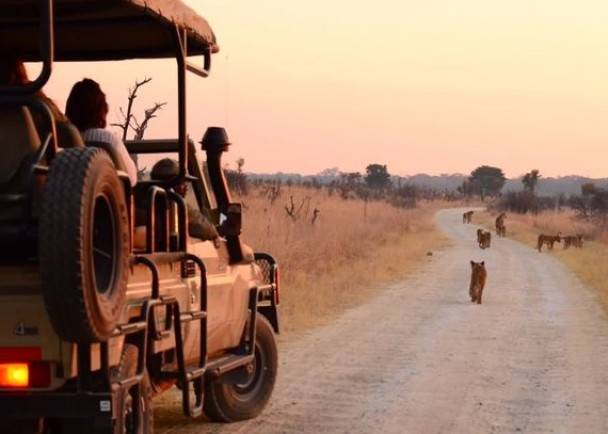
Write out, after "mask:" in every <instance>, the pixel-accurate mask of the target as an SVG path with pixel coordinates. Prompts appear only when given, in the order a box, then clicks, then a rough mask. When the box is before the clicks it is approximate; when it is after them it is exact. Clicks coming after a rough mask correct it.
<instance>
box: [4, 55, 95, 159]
mask: <svg viewBox="0 0 608 434" xmlns="http://www.w3.org/2000/svg"><path fill="white" fill-rule="evenodd" d="M29 83H30V79H29V77H28V74H27V69H26V68H25V64H24V63H23V61H22V60H21V59H19V58H18V57H17V56H15V55H12V54H2V55H0V85H6V86H25V85H27V84H29ZM36 98H38V99H39V100H40V101H42V102H43V103H44V104H45V105H46V106H47V107H48V108H49V110H50V112H51V114H52V116H53V118H54V119H55V124H56V128H57V134H58V139H59V145H60V146H62V147H65V148H69V147H74V146H83V144H82V140H80V137H78V132H77V131H76V130H75V129H74V126H73V125H72V124H71V123H70V121H69V120H68V118H67V117H66V116H65V115H64V114H63V113H62V112H61V110H59V107H57V104H55V102H54V101H53V100H52V99H51V98H49V97H48V96H46V95H45V93H44V92H43V91H42V90H39V91H38V92H37V93H36ZM30 112H31V114H32V119H33V121H34V124H35V125H36V130H37V131H38V133H39V134H40V135H41V136H42V137H44V136H46V135H47V134H48V133H49V129H48V124H47V123H45V122H44V116H43V115H42V113H39V112H37V111H35V110H30Z"/></svg>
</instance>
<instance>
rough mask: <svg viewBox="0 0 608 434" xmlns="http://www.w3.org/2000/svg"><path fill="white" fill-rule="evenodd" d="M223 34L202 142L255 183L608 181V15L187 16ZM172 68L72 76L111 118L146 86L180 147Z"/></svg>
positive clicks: (366, 5) (435, 1)
mask: <svg viewBox="0 0 608 434" xmlns="http://www.w3.org/2000/svg"><path fill="white" fill-rule="evenodd" d="M186 3H187V4H189V5H190V6H191V7H193V8H194V9H196V10H197V11H198V12H199V13H201V14H202V15H203V16H205V17H206V18H207V19H208V20H209V22H210V23H211V25H212V27H213V28H214V30H215V32H216V34H217V36H218V40H219V44H220V48H221V51H220V53H219V54H217V55H216V56H215V57H214V64H213V70H212V77H210V78H208V79H204V80H203V79H199V78H196V77H192V78H190V79H189V95H190V100H189V101H190V105H189V108H190V112H189V117H188V122H189V131H190V134H191V136H193V137H194V138H197V139H198V138H199V137H200V136H201V135H202V134H203V132H204V130H205V129H206V127H207V126H210V125H221V126H225V127H226V128H227V130H228V133H229V135H230V137H231V139H232V141H233V143H234V146H233V147H232V149H231V153H230V155H229V156H228V157H227V161H229V162H234V160H236V159H237V158H238V157H244V158H245V161H246V165H245V168H246V170H248V171H254V172H276V171H282V172H300V173H316V172H319V171H321V170H323V169H325V168H328V167H339V168H340V169H341V170H343V171H363V170H364V169H365V166H366V165H367V164H368V163H371V162H379V163H383V164H387V165H388V168H389V171H390V172H391V173H394V174H399V175H411V174H416V173H421V172H426V173H431V174H440V173H454V172H464V173H466V172H470V171H471V170H472V169H473V168H474V167H475V166H477V165H480V164H491V165H496V166H499V167H501V168H503V169H504V170H505V172H506V173H507V175H508V176H518V175H520V174H522V173H524V172H526V171H528V170H530V169H532V168H538V169H540V170H541V173H543V174H544V175H545V176H555V175H568V174H573V173H576V174H581V175H588V176H593V177H601V176H608V170H607V169H606V161H607V160H608V158H607V157H608V151H607V148H606V145H607V144H608V121H607V118H608V2H607V1H606V0H579V1H576V2H573V1H571V0H512V1H508V2H507V1H488V0H460V1H454V0H425V1H420V0H376V1H374V2H362V1H353V0H348V1H347V0H331V1H321V0H309V1H307V2H293V1H285V0H257V1H226V0H187V1H186ZM174 69H175V68H174V62H172V61H170V60H163V61H129V62H118V63H117V62H114V63H103V64H78V65H75V64H63V65H58V66H57V68H56V72H55V75H54V78H53V79H52V81H51V83H50V85H49V86H48V88H47V93H48V94H49V96H51V97H54V98H55V99H56V100H57V101H58V103H59V105H60V106H61V107H63V105H64V104H65V99H66V97H67V93H68V91H69V88H70V86H71V84H73V83H74V82H75V81H77V80H79V79H81V78H83V77H91V78H94V79H97V80H98V81H99V82H100V83H101V84H102V87H103V88H104V89H105V90H106V92H107V94H108V97H109V102H110V105H111V118H112V120H118V107H119V106H121V105H124V104H125V100H126V94H127V89H128V87H129V86H130V85H131V84H132V82H133V81H134V80H135V79H141V78H143V77H146V76H150V77H152V78H153V81H152V82H151V83H150V84H149V85H148V86H147V87H145V88H144V89H143V90H142V95H141V98H140V99H139V100H138V104H139V105H138V107H139V109H140V111H141V110H142V109H143V108H144V107H145V106H148V105H150V104H151V103H153V102H155V101H159V102H160V101H163V102H165V101H166V102H168V106H167V108H166V110H164V111H163V112H162V113H161V114H160V116H159V118H158V119H156V120H155V121H154V124H153V126H152V127H151V129H150V130H149V133H148V134H149V136H150V137H171V136H175V135H176V132H175V131H176V128H175V122H176V90H175V74H174Z"/></svg>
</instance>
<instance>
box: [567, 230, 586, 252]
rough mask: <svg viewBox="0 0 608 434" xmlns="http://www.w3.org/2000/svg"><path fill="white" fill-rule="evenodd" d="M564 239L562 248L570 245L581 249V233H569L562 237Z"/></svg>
mask: <svg viewBox="0 0 608 434" xmlns="http://www.w3.org/2000/svg"><path fill="white" fill-rule="evenodd" d="M562 239H563V240H564V250H566V249H568V248H569V247H570V246H573V247H576V248H579V249H582V248H583V235H582V234H576V235H569V236H566V237H562Z"/></svg>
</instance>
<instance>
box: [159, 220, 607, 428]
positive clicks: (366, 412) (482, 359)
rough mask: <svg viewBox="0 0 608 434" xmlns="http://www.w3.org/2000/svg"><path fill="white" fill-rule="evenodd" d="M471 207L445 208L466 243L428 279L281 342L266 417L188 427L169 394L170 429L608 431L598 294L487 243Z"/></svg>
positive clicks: (163, 408)
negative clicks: (484, 274)
mask: <svg viewBox="0 0 608 434" xmlns="http://www.w3.org/2000/svg"><path fill="white" fill-rule="evenodd" d="M461 211H462V210H447V211H442V212H440V213H439V214H438V215H437V221H438V224H439V226H440V227H441V229H442V230H443V231H444V232H445V233H446V234H447V235H448V236H449V237H450V238H452V239H453V240H454V246H453V247H450V248H448V249H446V250H444V251H442V252H437V253H435V255H434V256H433V257H432V258H431V259H430V262H429V264H428V265H427V266H425V267H423V269H421V270H420V272H419V273H417V274H416V275H415V276H413V277H411V278H409V279H407V280H405V281H403V282H401V283H399V284H396V285H393V286H392V287H390V288H387V289H386V290H385V291H383V292H382V293H381V295H379V296H377V297H375V298H374V299H373V300H371V301H370V302H369V303H367V304H365V305H363V306H360V307H358V308H355V309H353V310H350V311H348V312H347V313H345V314H344V315H342V316H341V317H340V318H338V319H337V320H336V321H335V322H334V323H332V324H331V325H329V326H327V327H323V328H318V329H315V330H314V331H312V332H310V333H308V334H306V335H305V336H303V337H301V338H300V339H297V340H295V341H291V342H284V343H283V344H282V346H281V353H280V354H281V365H280V375H279V380H278V383H277V387H276V389H275V393H274V395H273V398H272V400H271V403H270V404H269V406H268V407H267V409H266V411H265V412H264V413H263V414H262V415H261V416H260V417H259V418H257V419H255V420H252V421H248V422H244V423H238V424H232V425H218V424H210V423H207V422H192V421H190V422H188V421H184V420H183V419H181V418H176V417H175V415H174V413H176V412H177V411H178V410H179V409H178V406H177V405H175V406H174V410H171V409H170V406H169V401H170V399H169V400H167V399H163V401H161V402H160V403H159V404H160V405H159V406H157V414H158V416H157V432H160V433H161V434H168V433H180V434H195V433H196V434H202V433H228V432H230V433H252V434H253V433H265V434H266V433H323V434H328V433H484V434H486V433H518V432H524V433H574V434H592V433H606V432H608V399H606V397H607V396H608V369H606V367H607V365H608V322H607V321H606V319H607V318H606V317H605V314H604V313H603V311H602V310H601V308H600V307H599V306H598V304H597V303H596V302H595V300H594V298H593V296H592V295H591V293H590V291H589V290H587V289H586V288H585V287H584V286H582V285H581V284H580V283H579V282H578V281H577V280H576V279H575V278H574V277H573V276H572V275H571V273H570V272H569V271H568V270H567V269H565V268H564V266H562V265H561V264H560V263H558V262H557V261H556V260H554V259H553V258H551V257H550V256H548V255H546V254H539V253H538V252H537V251H535V250H533V249H531V248H528V247H525V246H523V245H521V244H519V243H516V242H514V241H511V240H507V239H505V240H496V239H494V240H493V245H492V248H491V249H489V250H485V251H481V250H479V248H477V247H476V246H475V243H474V242H473V240H474V238H475V234H474V232H475V229H476V227H475V226H472V225H463V224H462V223H461V221H462V220H461ZM470 259H473V260H480V259H484V260H485V261H486V266H487V268H488V272H489V279H488V286H487V287H486V290H485V292H484V304H483V305H482V306H477V305H472V304H471V303H470V302H469V301H468V299H467V296H468V279H469V273H470V266H469V260H470ZM313 290H314V288H311V291H313ZM158 407H160V408H158Z"/></svg>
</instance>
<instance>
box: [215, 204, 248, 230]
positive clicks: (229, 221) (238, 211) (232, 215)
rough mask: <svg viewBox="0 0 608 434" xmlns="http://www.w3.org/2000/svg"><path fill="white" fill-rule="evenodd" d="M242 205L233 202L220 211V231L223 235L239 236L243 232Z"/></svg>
mask: <svg viewBox="0 0 608 434" xmlns="http://www.w3.org/2000/svg"><path fill="white" fill-rule="evenodd" d="M241 218H242V206H241V204H240V203H231V204H229V205H228V206H227V207H226V209H225V210H224V211H223V212H221V213H220V226H219V233H220V235H222V236H223V237H238V236H239V235H240V234H241V220H242V219H241Z"/></svg>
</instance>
